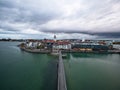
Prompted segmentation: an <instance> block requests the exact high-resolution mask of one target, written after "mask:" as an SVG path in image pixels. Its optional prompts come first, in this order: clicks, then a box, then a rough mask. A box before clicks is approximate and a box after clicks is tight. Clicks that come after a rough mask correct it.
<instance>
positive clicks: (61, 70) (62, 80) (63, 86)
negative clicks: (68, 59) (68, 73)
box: [57, 51, 67, 90]
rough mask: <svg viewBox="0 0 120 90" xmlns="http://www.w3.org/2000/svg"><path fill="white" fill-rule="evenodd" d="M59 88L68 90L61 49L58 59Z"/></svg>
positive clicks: (59, 89)
mask: <svg viewBox="0 0 120 90" xmlns="http://www.w3.org/2000/svg"><path fill="white" fill-rule="evenodd" d="M57 90H67V86H66V78H65V70H64V64H63V60H62V54H61V51H59V60H58V89H57Z"/></svg>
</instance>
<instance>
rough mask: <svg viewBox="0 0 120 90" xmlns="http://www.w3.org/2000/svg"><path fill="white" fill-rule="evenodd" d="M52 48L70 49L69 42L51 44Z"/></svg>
mask: <svg viewBox="0 0 120 90" xmlns="http://www.w3.org/2000/svg"><path fill="white" fill-rule="evenodd" d="M53 49H71V44H64V45H53Z"/></svg>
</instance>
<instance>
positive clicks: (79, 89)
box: [64, 53, 120, 90]
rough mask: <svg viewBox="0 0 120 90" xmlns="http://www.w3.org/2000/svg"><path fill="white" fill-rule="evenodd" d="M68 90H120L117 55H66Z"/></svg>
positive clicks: (118, 59) (119, 64)
mask: <svg viewBox="0 0 120 90" xmlns="http://www.w3.org/2000/svg"><path fill="white" fill-rule="evenodd" d="M68 57H69V58H68V59H66V60H64V64H65V69H66V78H67V86H68V90H120V55H119V54H80V53H74V54H68Z"/></svg>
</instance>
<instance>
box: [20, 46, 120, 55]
mask: <svg viewBox="0 0 120 90" xmlns="http://www.w3.org/2000/svg"><path fill="white" fill-rule="evenodd" d="M19 48H20V49H21V50H23V51H26V52H30V53H41V54H51V53H52V52H51V50H40V49H27V48H25V47H20V46H19ZM61 52H62V53H95V54H120V50H108V51H75V50H61Z"/></svg>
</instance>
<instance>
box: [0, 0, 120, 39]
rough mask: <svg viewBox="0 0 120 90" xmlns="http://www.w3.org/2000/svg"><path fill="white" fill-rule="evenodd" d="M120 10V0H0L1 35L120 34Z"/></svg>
mask: <svg viewBox="0 0 120 90" xmlns="http://www.w3.org/2000/svg"><path fill="white" fill-rule="evenodd" d="M119 10H120V1H119V0H101V1H100V0H90V1H89V0H74V1H73V0H61V1H57V0H51V1H49V0H1V1H0V35H1V38H2V37H7V36H10V37H11V38H13V36H14V35H15V37H16V36H17V34H19V35H20V36H19V38H26V37H29V38H43V37H48V38H52V35H53V34H54V33H57V35H58V38H65V35H66V38H77V37H79V38H90V39H95V38H99V37H100V38H120V17H119V16H120V12H119ZM11 34H12V36H11ZM31 35H33V36H31ZM25 36H26V37H25ZM15 37H14V38H15Z"/></svg>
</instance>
